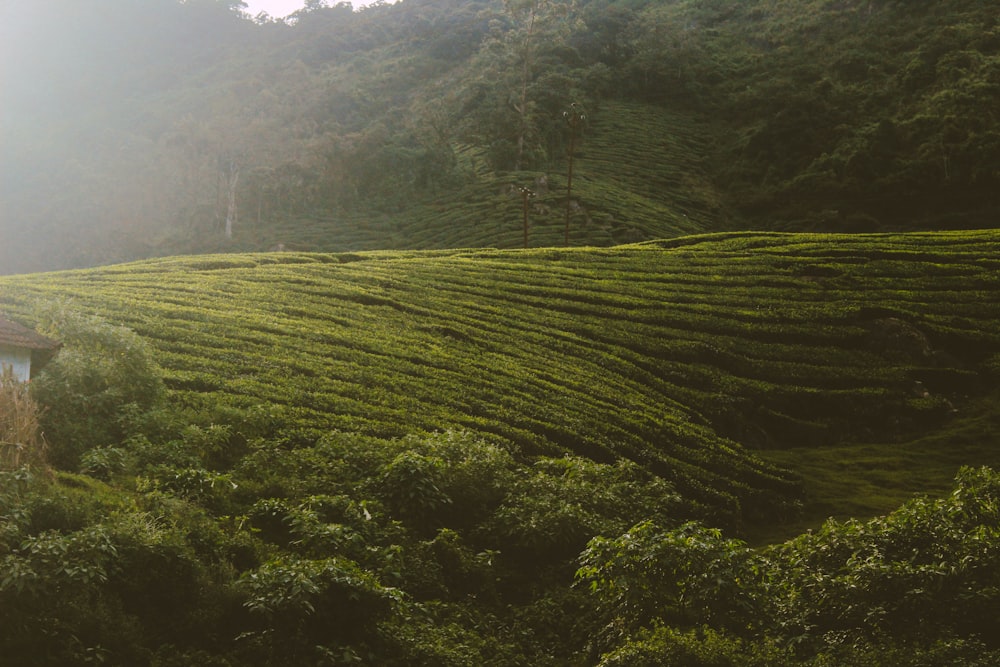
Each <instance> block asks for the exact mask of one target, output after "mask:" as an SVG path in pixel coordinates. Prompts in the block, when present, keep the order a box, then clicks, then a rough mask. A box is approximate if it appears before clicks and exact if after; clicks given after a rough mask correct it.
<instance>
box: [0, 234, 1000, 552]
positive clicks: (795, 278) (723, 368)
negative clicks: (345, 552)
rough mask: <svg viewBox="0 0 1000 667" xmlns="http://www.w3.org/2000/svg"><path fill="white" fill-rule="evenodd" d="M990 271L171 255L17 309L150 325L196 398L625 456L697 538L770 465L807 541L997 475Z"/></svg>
mask: <svg viewBox="0 0 1000 667" xmlns="http://www.w3.org/2000/svg"><path fill="white" fill-rule="evenodd" d="M998 268H1000V233H997V232H975V233H945V234H915V235H884V236H809V235H780V234H724V235H710V236H695V237H686V238H681V239H676V240H673V241H663V242H653V243H647V244H639V245H632V246H621V247H614V248H606V249H597V248H588V249H572V250H556V249H539V250H531V251H527V252H524V251H501V250H469V251H439V252H406V253H404V252H397V253H371V254H358V255H344V254H342V255H325V254H307V253H271V254H256V255H229V256H209V257H206V256H202V257H186V258H173V259H164V260H154V261H146V262H140V263H135V264H128V265H120V266H112V267H107V268H99V269H91V270H84V271H75V272H64V273H53V274H44V275H31V276H19V277H9V278H4V279H2V280H0V307H2V308H3V309H4V310H6V311H9V312H11V313H13V314H15V315H20V316H23V317H30V314H29V313H30V310H31V308H32V307H33V305H34V304H35V303H37V302H38V301H40V300H46V299H53V298H67V297H68V298H71V299H73V300H74V301H75V302H76V304H77V305H78V307H80V308H82V309H85V310H90V311H95V312H100V313H103V314H104V315H106V316H108V317H110V318H112V319H114V320H115V321H119V322H121V323H123V324H125V325H127V326H130V327H132V328H134V329H135V330H136V331H138V332H139V333H140V334H141V335H142V336H144V337H146V338H148V339H149V340H150V341H151V343H152V344H153V345H154V347H155V349H156V350H157V358H158V360H159V362H160V363H161V364H162V366H163V368H164V371H165V374H166V377H167V381H168V385H169V386H170V388H171V389H172V391H173V394H174V400H175V401H176V402H177V403H179V404H187V405H191V406H195V407H196V406H198V405H213V406H218V405H233V406H237V407H239V408H241V409H252V410H254V411H256V414H258V415H260V414H266V415H267V416H268V418H269V419H271V420H274V422H275V423H276V424H280V425H281V426H282V428H285V429H287V430H293V429H320V430H325V429H341V430H345V431H356V432H362V433H366V434H371V435H376V436H380V437H393V436H399V435H403V434H405V433H409V432H415V431H433V430H439V429H447V428H459V429H468V430H472V431H476V432H479V433H481V434H483V435H484V436H485V437H488V438H491V439H494V440H499V441H502V442H504V443H507V444H509V445H510V446H511V447H512V448H514V449H516V450H518V451H520V452H521V453H522V454H525V455H531V454H538V453H550V454H551V453H559V452H566V451H573V452H576V453H579V454H583V455H587V456H591V457H593V458H596V459H598V460H605V459H610V458H612V457H615V456H627V457H629V458H632V459H634V460H637V461H639V462H641V463H643V464H645V465H647V466H649V467H650V468H652V469H653V470H655V471H657V472H658V473H660V474H662V475H663V476H665V477H667V478H670V479H673V480H674V481H675V482H676V483H677V484H678V486H679V487H680V489H681V490H682V491H683V492H684V493H685V494H686V495H687V496H688V497H690V498H694V499H697V500H698V501H699V502H700V503H701V504H703V506H704V513H705V516H706V518H709V519H712V520H716V521H718V522H720V523H730V524H731V522H732V521H739V520H741V519H742V520H744V521H748V522H749V523H750V524H751V527H752V525H753V524H757V525H761V524H763V525H770V526H772V527H773V526H774V524H775V523H776V521H775V519H776V518H778V516H779V515H778V514H776V512H779V511H782V508H786V509H787V506H786V505H785V501H787V500H788V499H790V498H795V497H797V496H798V494H799V492H800V490H799V486H798V485H797V484H796V482H795V480H794V476H792V475H789V474H788V473H785V472H782V471H781V468H780V467H777V468H776V467H774V466H773V465H772V464H773V463H778V464H780V465H784V466H787V467H789V468H793V469H795V470H796V471H797V472H799V473H801V474H802V475H803V477H804V480H805V481H806V484H805V485H804V493H805V496H804V499H805V507H806V510H807V515H806V516H805V517H804V519H805V520H807V521H816V520H818V519H820V518H822V517H823V516H826V515H828V514H843V513H845V512H855V511H856V512H860V513H865V512H868V511H880V510H882V509H888V507H887V504H888V503H889V502H890V501H891V502H896V501H897V500H898V499H899V498H901V497H904V496H905V495H907V494H911V493H913V492H918V491H922V490H929V487H934V488H937V487H938V486H939V485H946V484H947V483H948V481H949V480H950V479H951V478H952V476H953V475H954V472H955V468H956V467H957V466H958V465H959V464H961V463H969V464H990V463H992V464H994V465H996V464H1000V460H997V459H998V455H997V454H996V451H997V449H996V435H995V433H996V429H995V428H992V427H993V426H994V425H995V424H996V421H997V416H996V413H995V411H994V408H993V406H992V404H991V403H989V402H988V399H989V397H990V396H991V395H993V396H995V395H996V389H997V380H998V375H1000V373H998V371H1000V363H998V359H1000V357H998V353H1000V331H998V330H997V328H996V322H997V321H998V319H1000V271H998ZM917 383H920V384H917ZM885 443H891V444H890V445H886V446H883V445H885ZM740 444H745V445H747V446H748V447H741V446H740ZM869 445H871V446H869ZM749 448H753V449H757V450H759V452H758V453H757V454H754V453H751V451H750V449H749ZM942 452H944V453H942ZM924 454H927V455H928V456H929V457H930V458H928V459H927V460H924V459H923V458H922V457H923V455H924ZM765 461H771V463H766V462H765ZM881 486H886V487H890V488H889V490H886V489H884V488H878V487H881ZM873 489H874V490H873ZM737 503H739V507H740V510H741V511H737V509H736V508H737ZM740 515H742V516H740ZM781 518H783V519H784V518H787V516H786V515H782V516H781ZM762 535H765V536H770V535H776V533H770V534H762Z"/></svg>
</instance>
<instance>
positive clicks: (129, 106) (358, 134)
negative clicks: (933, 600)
mask: <svg viewBox="0 0 1000 667" xmlns="http://www.w3.org/2000/svg"><path fill="white" fill-rule="evenodd" d="M331 5H332V6H331ZM0 13H2V26H0V30H2V49H3V53H2V56H3V57H2V62H3V64H2V67H3V74H2V77H3V83H4V85H3V93H2V95H3V97H2V104H3V113H2V115H0V123H2V126H0V128H2V129H0V131H2V150H3V152H2V155H0V169H2V172H0V206H2V208H0V230H2V233H3V238H4V243H3V244H2V248H0V272H4V273H11V272H18V271H28V270H37V269H49V268H58V267H64V266H80V265H91V264H97V263H106V262H110V261H116V260H122V259H131V258H136V257H143V256H150V255H162V254H173V253H176V252H190V251H195V252H200V251H205V250H246V249H268V248H270V247H273V246H275V245H277V244H278V243H281V244H285V245H297V246H298V247H300V248H301V249H318V250H343V249H352V248H379V247H383V248H389V247H446V246H449V245H454V244H455V242H456V241H458V240H465V242H466V243H468V242H473V241H472V239H475V241H474V242H476V243H477V244H483V245H500V246H505V245H513V244H514V243H515V241H514V239H515V238H516V236H511V235H510V234H507V233H506V228H504V229H502V230H501V229H499V228H501V227H503V226H504V225H506V224H508V221H507V219H506V218H505V217H504V215H503V214H500V213H498V212H497V209H498V207H499V208H503V206H502V205H501V204H500V203H498V200H497V192H499V191H500V190H501V189H502V187H503V186H504V185H509V184H511V183H518V182H520V183H527V184H531V183H533V182H534V179H537V178H538V177H539V176H540V175H545V177H546V178H547V179H548V181H550V182H551V184H552V186H553V189H556V188H557V187H562V181H561V180H560V179H563V178H564V174H565V171H566V152H567V139H568V134H567V128H566V126H565V122H564V119H563V113H564V112H565V110H566V109H567V108H569V106H570V105H571V104H573V103H576V104H578V105H581V107H583V108H585V109H586V110H587V115H588V119H589V121H590V122H589V125H590V127H588V128H587V129H586V130H585V135H586V136H585V137H584V141H583V146H582V149H581V150H580V158H581V160H582V161H581V168H580V176H581V178H584V176H585V175H586V176H587V177H588V178H590V181H589V182H587V181H581V182H580V184H579V189H578V190H577V191H576V193H575V197H574V202H575V204H574V206H575V207H576V208H574V211H577V210H579V211H580V214H579V217H580V218H581V221H586V220H593V221H594V225H592V226H591V227H590V228H586V229H585V228H581V230H580V231H579V234H578V236H577V237H576V238H575V239H574V242H575V243H577V244H591V245H593V244H596V245H606V244H609V243H612V242H616V241H618V242H620V241H621V240H637V239H640V238H651V237H657V236H670V235H677V234H679V233H682V232H684V231H691V230H684V229H683V228H680V227H678V226H677V225H676V224H673V223H671V224H664V223H659V224H657V223H655V222H652V221H653V220H656V219H659V220H668V219H671V218H672V217H675V218H677V219H678V220H680V218H681V217H682V216H683V215H688V216H692V214H693V212H694V211H697V210H704V211H707V212H708V214H707V215H706V216H705V220H704V221H701V220H699V221H698V225H699V226H700V229H702V230H707V231H710V230H713V229H720V228H740V227H743V228H762V227H764V228H777V229H819V230H837V231H843V230H847V231H864V230H867V231H872V230H879V229H912V228H942V227H970V226H971V227H984V226H993V225H994V224H995V216H996V211H997V206H998V204H1000V202H998V201H997V197H998V195H997V193H998V192H1000V187H998V185H1000V173H998V167H997V158H996V156H997V154H998V153H1000V133H998V130H997V127H998V120H1000V119H998V118H997V113H998V111H997V109H998V108H1000V104H998V100H1000V61H998V58H1000V56H998V54H997V52H998V50H1000V28H998V26H997V17H996V12H994V11H992V8H991V6H990V3H987V2H981V1H977V0H952V1H949V2H942V3H918V4H916V5H915V4H913V3H901V2H891V1H878V0H872V1H870V2H861V1H857V2H855V1H839V2H830V1H827V0H810V1H808V2H797V3H784V2H771V1H768V0H753V1H751V2H729V1H725V0H718V1H712V2H694V1H691V0H678V1H672V2H646V1H643V0H589V1H587V0H577V1H576V2H571V1H569V0H531V1H523V0H522V1H515V0H508V1H506V2H500V1H497V0H493V1H490V0H461V1H460V0H450V1H448V2H430V1H428V0H404V1H403V2H399V3H397V4H393V5H389V4H384V3H376V4H375V5H373V6H370V7H367V8H364V9H361V10H358V11H354V10H352V8H351V7H350V5H349V4H347V3H339V4H333V3H325V2H311V3H306V6H305V7H304V8H303V9H302V10H301V11H299V12H297V13H296V14H294V15H293V16H292V17H291V18H290V19H288V20H286V21H279V20H275V19H272V18H270V17H267V16H258V17H251V16H249V15H248V14H247V13H246V12H245V11H244V9H243V7H242V3H240V2H231V1H221V0H189V1H188V2H183V3H180V2H176V1H175V0H148V1H144V2H135V1H130V0H80V1H79V2H74V3H71V4H69V5H60V4H52V3H6V4H4V5H3V6H2V7H0ZM621 103H629V104H640V105H643V106H645V107H648V108H649V109H650V110H651V113H652V115H653V116H659V117H661V118H666V119H673V120H674V121H676V122H674V123H673V124H672V125H671V126H670V128H669V130H666V131H664V134H663V135H660V134H659V132H660V129H659V128H658V127H656V126H654V125H653V124H651V123H648V122H647V121H644V120H642V118H646V117H647V116H642V117H641V118H637V117H636V116H634V115H633V116H625V115H622V114H621V113H620V111H619V110H620V109H621V108H622V107H621V106H616V105H620V104H621ZM642 134H645V135H646V136H647V138H648V139H649V143H650V144H651V145H652V146H651V149H653V152H651V153H649V154H646V155H643V156H642V157H641V158H640V159H638V160H636V158H635V156H634V155H633V154H631V153H630V152H629V151H628V150H626V149H625V148H620V149H618V150H616V147H619V146H620V147H624V146H626V145H628V144H629V141H630V137H631V136H632V135H642ZM588 141H591V142H593V143H594V144H595V145H596V144H597V143H598V142H603V144H602V145H603V146H606V147H608V150H606V151H604V152H602V154H601V156H600V157H601V159H599V160H598V159H594V158H593V156H588V155H587V151H588V145H587V142H588ZM690 141H694V142H696V146H695V147H694V148H693V149H692V150H690V151H688V152H687V153H685V154H684V155H683V156H678V155H677V154H675V153H673V152H671V151H672V149H673V148H675V147H677V146H679V145H682V144H685V143H686V142H690ZM657 147H659V150H658V153H657V150H656V149H657ZM588 157H590V158H591V162H589V163H588V162H587V159H588ZM636 162H639V163H642V164H644V165H645V166H646V168H648V169H652V170H653V173H652V174H651V176H652V179H651V178H650V177H649V176H646V175H644V176H643V178H644V179H645V180H646V181H647V182H648V181H650V180H655V179H656V176H657V174H656V170H662V169H669V168H670V166H671V165H679V166H680V167H681V170H682V171H683V174H684V178H685V179H688V180H686V181H685V182H684V183H679V184H678V185H677V187H675V188H671V187H665V188H658V189H657V190H656V191H655V192H654V193H653V196H652V197H650V198H648V202H647V204H648V205H649V206H650V207H652V208H651V209H650V212H649V218H648V219H647V218H643V217H642V213H637V212H636V211H637V210H638V209H641V208H642V207H641V206H638V205H637V204H636V202H635V201H633V200H631V199H629V198H628V197H627V196H623V198H622V200H621V201H620V202H618V201H615V197H614V196H612V195H611V194H610V193H609V191H608V187H610V186H609V184H615V183H619V182H621V181H622V180H623V178H627V175H628V172H629V170H630V169H632V168H633V167H634V165H635V163H636ZM692 174H693V175H694V176H691V175H692ZM663 178H665V180H668V181H669V180H670V178H671V177H663ZM690 179H694V180H695V181H696V182H691V181H690ZM634 190H635V188H633V187H631V186H629V187H626V188H625V191H626V194H629V193H633V192H634ZM684 193H687V196H688V197H689V198H691V199H693V200H696V201H694V202H692V201H681V199H682V198H683V197H684V196H685V194H684ZM691 193H693V194H691ZM550 199H551V201H541V202H540V203H539V204H538V205H539V207H540V208H539V209H538V212H537V215H538V217H539V218H540V220H539V223H540V224H542V225H544V223H545V222H546V221H545V217H546V216H549V217H551V218H552V222H553V224H554V223H555V222H556V219H557V218H558V216H557V214H556V213H557V211H558V210H559V209H561V208H564V207H565V206H566V204H565V203H564V202H562V201H560V200H558V199H557V197H556V193H555V192H553V193H552V195H551V197H550ZM509 217H511V219H512V220H513V219H516V215H515V214H513V213H512V214H511V215H510V216H509ZM577 222H580V221H577ZM491 223H492V224H494V225H495V226H496V227H497V229H484V228H486V227H488V226H489V225H491ZM513 224H516V223H513ZM476 226H478V227H479V230H477V231H476V232H475V233H473V232H472V231H471V230H472V228H473V227H476ZM575 227H576V226H575ZM429 229H435V230H436V231H435V232H434V233H431V232H429V231H427V230H429ZM609 229H610V230H611V231H610V232H609V231H608V230H609ZM552 238H556V237H552Z"/></svg>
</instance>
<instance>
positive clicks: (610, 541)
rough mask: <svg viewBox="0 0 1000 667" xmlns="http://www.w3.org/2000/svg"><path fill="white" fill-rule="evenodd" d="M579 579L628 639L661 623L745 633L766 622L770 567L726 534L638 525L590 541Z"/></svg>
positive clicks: (691, 525) (689, 526)
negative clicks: (636, 632) (643, 629)
mask: <svg viewBox="0 0 1000 667" xmlns="http://www.w3.org/2000/svg"><path fill="white" fill-rule="evenodd" d="M580 563H581V567H580V569H579V570H578V571H577V579H578V580H579V582H580V583H581V584H582V585H587V586H589V588H590V590H591V591H592V592H593V593H594V594H595V595H597V596H598V597H599V598H600V599H601V604H602V607H604V608H605V609H607V610H608V611H609V612H610V613H611V614H612V615H613V618H614V619H615V621H614V625H615V626H618V627H613V628H609V631H610V632H613V633H618V634H620V635H627V634H628V633H629V632H630V631H633V630H634V629H636V628H639V627H644V626H645V627H649V626H650V625H652V624H653V622H654V621H657V622H663V623H666V624H668V625H670V626H673V627H678V626H679V627H698V626H700V625H702V624H711V625H713V626H715V627H719V628H726V629H731V630H734V631H736V632H744V633H745V632H746V631H747V629H748V628H751V627H754V626H755V625H756V624H757V623H760V622H761V620H762V618H763V617H762V613H763V612H764V611H765V606H766V595H767V589H766V587H765V585H764V576H765V571H766V568H765V567H764V562H763V561H762V560H761V559H760V558H759V556H757V555H756V554H755V553H754V552H753V551H751V550H750V549H749V548H747V546H746V544H745V543H743V542H742V541H739V540H734V539H727V538H725V537H723V535H722V533H721V531H719V530H718V529H713V528H705V527H703V526H701V525H699V524H697V523H686V524H684V525H682V526H680V527H678V528H675V529H673V530H667V531H664V530H662V529H661V528H659V527H657V526H656V525H655V524H653V523H650V522H645V523H641V524H637V525H635V526H633V527H632V528H630V529H629V530H628V531H627V532H625V533H624V534H622V535H621V536H619V537H617V538H605V537H598V538H594V539H593V540H591V542H590V543H589V544H588V545H587V548H586V550H585V551H584V552H583V553H582V554H581V556H580Z"/></svg>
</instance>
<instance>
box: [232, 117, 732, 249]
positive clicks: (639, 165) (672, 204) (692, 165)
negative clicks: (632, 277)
mask: <svg viewBox="0 0 1000 667" xmlns="http://www.w3.org/2000/svg"><path fill="white" fill-rule="evenodd" d="M705 141H706V139H705V136H704V129H703V128H702V127H700V126H699V125H698V123H697V122H696V121H695V120H694V119H693V118H691V117H690V115H688V114H685V113H682V112H675V111H669V110H665V109H662V108H660V107H655V106H652V105H645V104H638V103H625V102H614V103H608V104H605V105H603V106H602V107H601V108H600V109H597V110H594V112H593V113H592V114H591V122H590V124H589V127H588V128H587V130H586V132H585V136H584V137H583V138H582V140H581V142H580V146H579V148H578V150H577V157H576V160H575V165H574V178H573V199H574V200H576V201H578V203H579V204H580V209H579V210H577V211H575V212H574V213H573V218H572V220H571V226H570V245H573V246H610V245H614V244H619V243H626V242H633V241H639V240H645V239H653V238H671V237H676V236H681V235H685V234H695V233H702V232H706V231H718V222H717V221H718V220H719V218H720V217H721V216H720V215H719V214H720V211H721V204H720V196H719V194H718V192H717V190H716V188H715V187H714V185H713V184H712V183H711V181H710V179H709V178H708V176H707V175H706V174H705V171H704V169H703V166H702V162H703V160H704V158H705V156H706V153H707V150H706V148H705ZM454 153H455V159H456V165H457V171H458V173H459V174H460V180H459V181H457V182H456V183H455V184H454V185H453V186H452V187H448V188H439V189H437V190H436V191H434V192H428V193H426V194H425V195H424V196H422V197H420V198H419V199H417V200H415V201H413V202H411V203H410V204H411V205H409V206H407V207H406V209H405V210H403V211H399V212H384V211H382V212H357V211H346V212H345V213H344V214H343V215H341V216H337V217H335V216H324V217H318V218H296V219H290V220H284V221H277V222H275V221H267V222H264V223H262V224H261V225H259V226H258V225H256V224H253V223H249V224H248V225H247V226H246V227H244V228H242V229H239V228H238V229H237V230H236V235H235V238H234V241H235V243H236V244H237V245H238V246H240V247H243V248H248V249H269V248H271V247H274V246H276V245H277V244H278V243H283V244H285V245H286V246H287V247H289V248H295V249H299V250H318V251H323V252H343V251H355V250H374V249H386V248H415V249H435V248H473V247H496V248H518V247H522V246H523V243H524V239H523V209H522V205H521V197H520V195H518V194H516V193H515V194H513V195H511V194H509V193H508V192H507V190H508V188H509V187H510V186H511V185H512V184H517V185H528V186H530V187H532V188H534V189H536V190H538V188H537V187H535V185H534V183H532V182H531V179H533V178H536V177H538V176H541V175H542V172H538V173H535V172H525V173H523V174H521V175H520V177H517V176H515V175H510V174H497V173H494V172H493V171H491V170H490V169H489V167H488V166H487V165H486V161H485V159H484V157H483V156H482V154H481V151H480V150H479V149H477V148H475V147H472V146H468V145H455V146H454ZM546 176H547V177H548V182H549V188H548V191H547V192H546V191H539V192H538V196H537V197H536V198H535V199H533V200H532V201H531V211H530V218H529V225H530V227H531V231H530V238H529V245H530V246H532V247H545V246H553V245H563V243H564V225H565V212H566V204H565V202H566V198H565V193H566V165H565V164H562V165H561V166H559V167H558V169H557V170H556V171H551V172H548V173H547V174H546Z"/></svg>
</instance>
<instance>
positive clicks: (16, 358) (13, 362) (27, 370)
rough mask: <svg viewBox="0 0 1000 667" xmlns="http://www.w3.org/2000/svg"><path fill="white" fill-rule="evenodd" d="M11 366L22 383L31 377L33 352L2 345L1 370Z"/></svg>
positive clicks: (0, 347) (0, 353)
mask: <svg viewBox="0 0 1000 667" xmlns="http://www.w3.org/2000/svg"><path fill="white" fill-rule="evenodd" d="M4 366H10V367H11V368H13V369H14V374H15V375H16V376H17V378H18V379H19V380H20V381H21V382H27V381H28V379H29V378H30V377H31V350H25V349H22V348H16V347H6V346H4V345H0V369H2V368H3V367H4Z"/></svg>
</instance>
